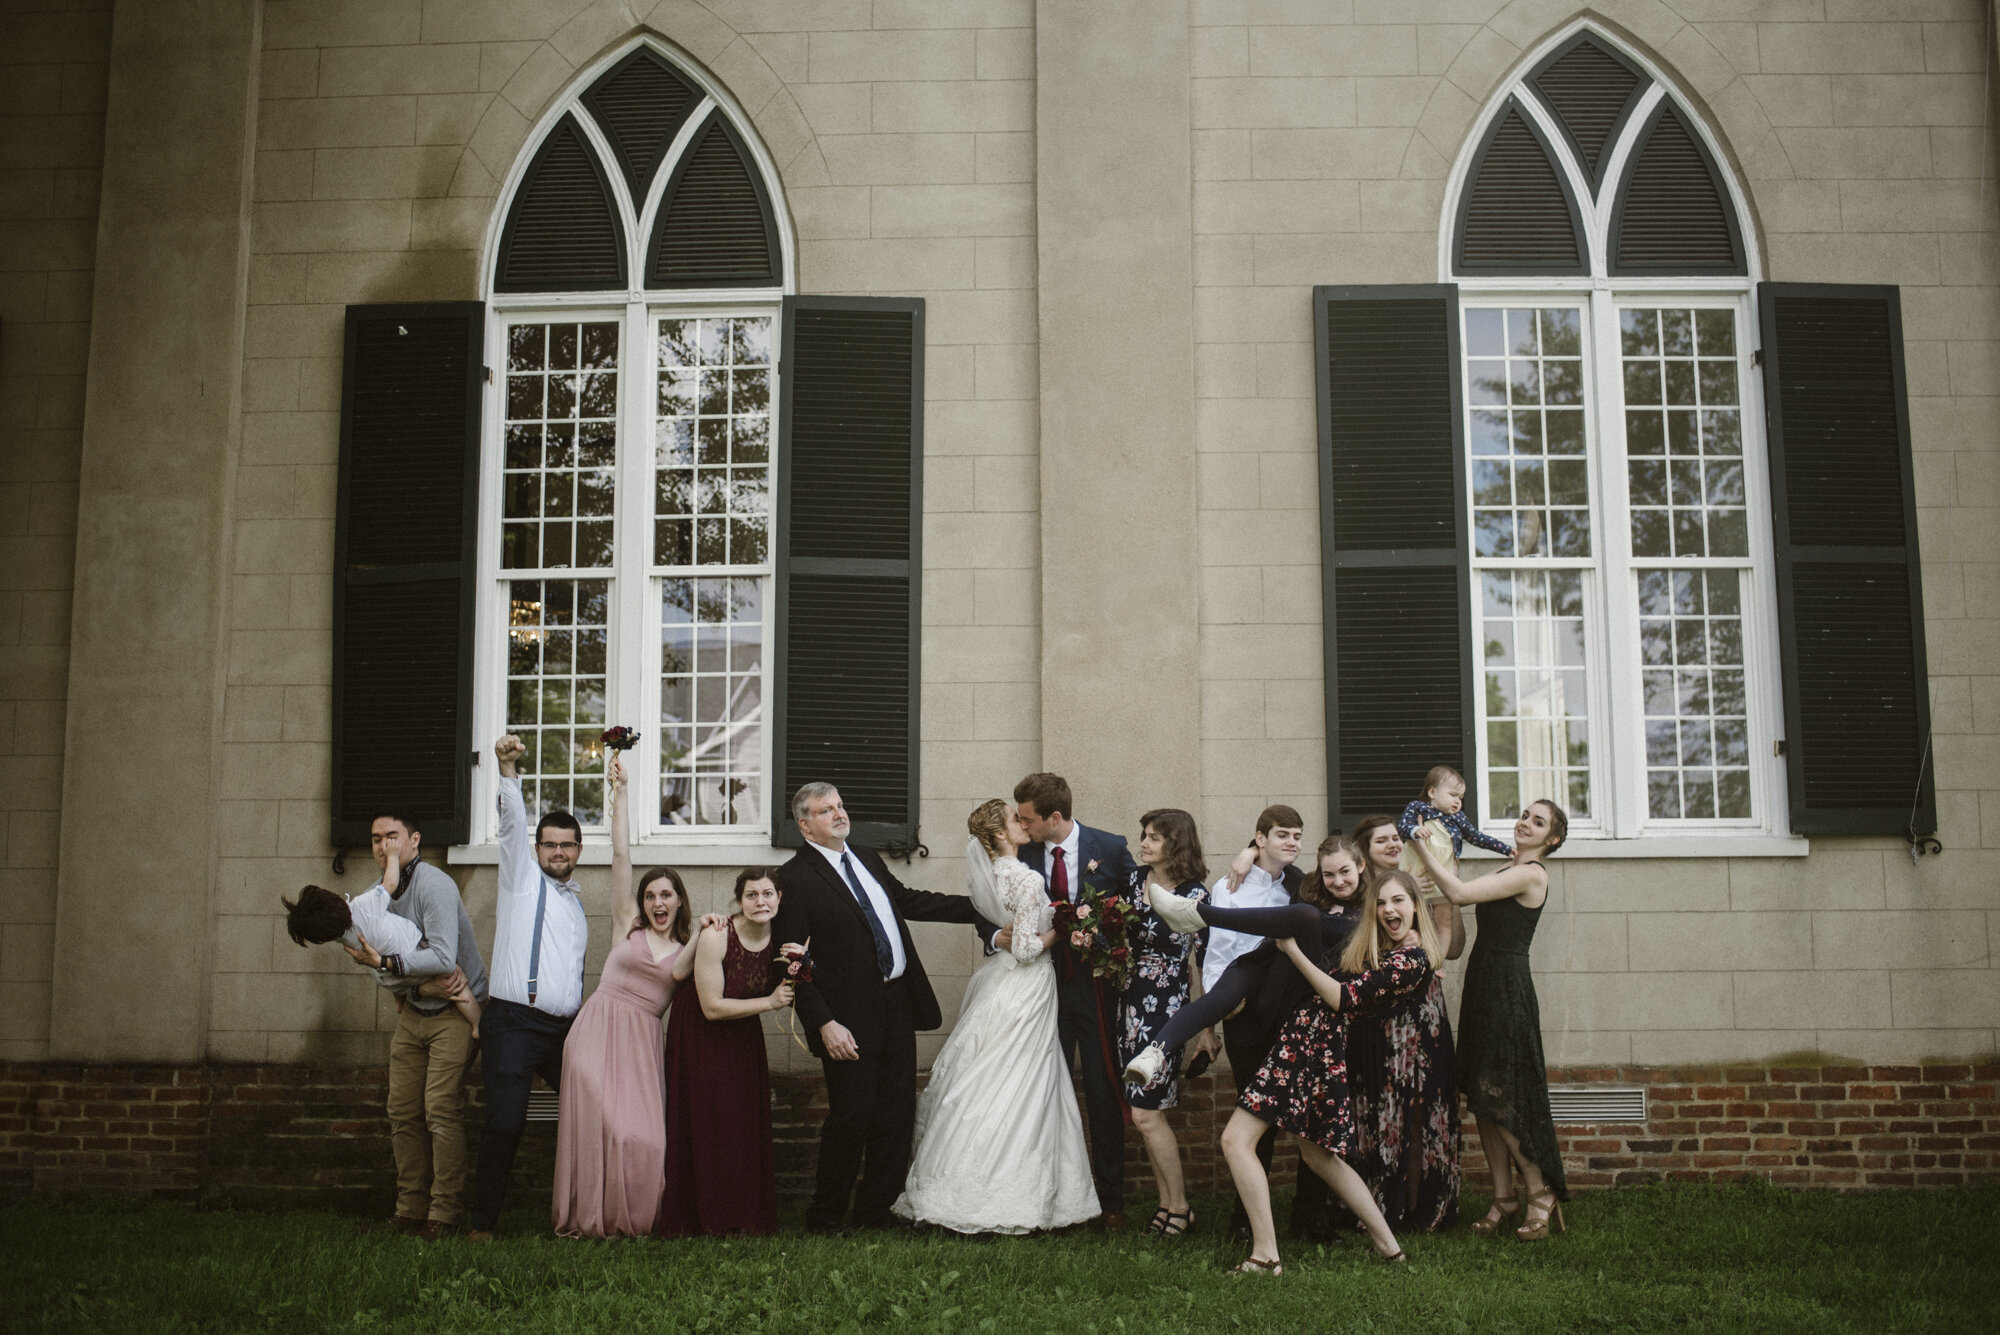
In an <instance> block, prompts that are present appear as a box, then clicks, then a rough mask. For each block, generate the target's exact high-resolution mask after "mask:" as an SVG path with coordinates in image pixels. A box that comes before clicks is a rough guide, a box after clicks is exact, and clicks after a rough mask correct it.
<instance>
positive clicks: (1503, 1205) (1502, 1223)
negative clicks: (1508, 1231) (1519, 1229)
mask: <svg viewBox="0 0 2000 1335" xmlns="http://www.w3.org/2000/svg"><path fill="white" fill-rule="evenodd" d="M1520 1208H1521V1199H1520V1197H1518V1196H1507V1197H1500V1196H1495V1197H1494V1198H1493V1204H1492V1205H1490V1206H1488V1207H1487V1208H1486V1216H1485V1217H1484V1218H1483V1219H1475V1220H1473V1221H1472V1231H1473V1232H1474V1233H1477V1234H1478V1235H1479V1236H1480V1237H1482V1238H1492V1237H1498V1236H1499V1233H1500V1230H1501V1229H1503V1228H1505V1227H1507V1221H1508V1220H1509V1219H1512V1218H1513V1217H1514V1212H1515V1211H1516V1210H1518V1209H1520Z"/></svg>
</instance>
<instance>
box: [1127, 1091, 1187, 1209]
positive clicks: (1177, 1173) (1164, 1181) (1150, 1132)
mask: <svg viewBox="0 0 2000 1335" xmlns="http://www.w3.org/2000/svg"><path fill="white" fill-rule="evenodd" d="M1132 1125H1133V1126H1136V1127H1138V1128H1139V1135H1140V1137H1141V1138H1142V1139H1143V1140H1144V1141H1145V1143H1146V1158H1147V1160H1148V1161H1150V1162H1151V1163H1152V1165H1153V1182H1154V1184H1155V1185H1156V1186H1157V1187H1158V1188H1159V1191H1160V1208H1161V1209H1163V1210H1170V1211H1172V1212H1173V1213H1174V1214H1186V1213H1187V1212H1188V1199H1187V1180H1186V1179H1185V1178H1184V1177H1182V1175H1181V1143H1180V1141H1178V1140H1176V1139H1175V1138H1174V1129H1173V1127H1171V1126H1169V1125H1168V1124H1167V1115H1166V1114H1165V1113H1163V1112H1154V1111H1153V1110H1152V1109H1150V1108H1134V1109H1133V1110H1132Z"/></svg>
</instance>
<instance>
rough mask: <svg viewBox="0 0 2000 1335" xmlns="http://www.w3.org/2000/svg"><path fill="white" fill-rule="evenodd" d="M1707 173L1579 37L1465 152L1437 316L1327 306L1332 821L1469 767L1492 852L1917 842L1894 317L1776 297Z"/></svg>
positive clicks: (1377, 298)
mask: <svg viewBox="0 0 2000 1335" xmlns="http://www.w3.org/2000/svg"><path fill="white" fill-rule="evenodd" d="M1722 164H1723V155H1722V154H1721V153H1720V151H1719V148H1718V145H1717V142H1716V141H1715V139H1714V138H1713V136H1712V134H1711V133H1710V131H1709V130H1708V129H1707V127H1706V126H1705V125H1704V124H1703V123H1702V121H1701V119H1700V117H1699V116H1698V115H1697V113H1696V112H1695V111H1694V110H1693V108H1692V107H1691V106H1690V105H1689V104H1688V103H1687V102H1686V101H1684V100H1683V99H1682V98H1681V97H1680V96H1679V95H1678V94H1677V93H1676V92H1675V90H1674V89H1673V88H1672V87H1671V86H1670V83H1669V81H1668V80H1667V79H1666V78H1665V77H1664V75H1663V73H1662V71H1660V70H1659V69H1658V68H1656V67H1654V66H1652V65H1650V64H1649V63H1648V62H1647V61H1646V60H1644V59H1643V58H1641V57H1639V56H1637V55H1635V54H1634V53H1632V52H1630V51H1628V50H1626V49H1624V48H1623V47H1621V46H1620V45H1619V44H1618V43H1616V42H1615V41H1614V40H1613V39H1612V38H1610V37H1609V36H1608V35H1606V34H1604V33H1602V32H1600V31H1598V30H1597V29H1595V28H1593V27H1590V26H1589V25H1586V24H1576V25H1573V26H1572V27H1571V28H1570V29H1569V30H1568V31H1567V32H1565V33H1563V34H1561V35H1560V36H1558V37H1557V38H1554V39H1552V40H1551V41H1550V42H1548V43H1547V44H1545V46H1544V47H1543V48H1542V49H1541V50H1540V51H1539V52H1537V53H1536V54H1535V55H1533V56H1531V57H1530V58H1529V60H1527V61H1526V62H1525V63H1524V66H1523V72H1522V73H1520V74H1519V75H1518V76H1517V77H1515V78H1514V79H1512V80H1510V81H1509V82H1508V83H1507V84H1505V85H1504V86H1502V87H1501V88H1500V89H1499V90H1498V91H1497V92H1496V93H1495V95H1494V96H1493V98H1492V99H1491V100H1490V101H1489V104H1488V106H1487V108H1486V111H1485V113H1484V115H1483V116H1482V117H1481V119H1480V121H1479V124H1478V128H1477V129H1476V130H1475V132H1474V134H1473V135H1472V136H1471V137H1470V138H1469V139H1468V141H1467V143H1466V145H1465V148H1464V150H1463V152H1462V153H1461V157H1460V160H1459V162H1458V163H1457V165H1456V167H1455V169H1454V172H1453V175H1452V179H1451V186H1450V190H1449V192H1448V196H1447V198H1448V201H1449V202H1448V204H1447V207H1446V209H1445V213H1444V217H1443V219H1442V226H1441V228H1440V232H1439V269H1440V279H1441V281H1440V283H1439V284H1437V285H1436V286H1428V287H1414V288H1411V287H1404V288H1395V287H1351V288H1321V289H1319V290H1318V291H1317V292H1316V294H1315V306H1316V321H1317V338H1318V341H1319V345H1318V360H1319V374H1320V395H1321V451H1322V454H1321V457H1322V486H1323V490H1322V517H1323V541H1324V542H1325V544H1326V550H1327V562H1326V577H1325V585H1324V586H1325V589H1326V602H1327V607H1326V626H1327V639H1328V645H1327V695H1328V700H1327V705H1328V732H1329V739H1328V745H1329V749H1328V772H1329V786H1330V788H1331V790H1332V805H1333V809H1334V812H1335V815H1336V818H1338V819H1343V820H1344V819H1350V818H1353V817H1355V816H1359V815H1361V814H1363V813H1364V812H1367V811H1370V810H1376V809H1381V808H1384V807H1387V806H1389V805H1390V804H1391V803H1393V802H1399V801H1402V800H1406V795H1407V793H1408V791H1409V787H1410V784H1411V783H1412V782H1413V781H1414V780H1415V778H1416V776H1417V775H1419V774H1421V773H1422V770H1423V769H1424V767H1425V766H1426V765H1428V764H1431V763H1436V762H1437V761H1438V760H1440V759H1445V760H1452V759H1456V760H1457V761H1458V762H1459V763H1461V764H1462V766H1463V767H1464V768H1465V769H1466V770H1467V772H1468V774H1469V775H1470V776H1472V780H1473V781H1472V784H1471V791H1470V793H1469V794H1468V799H1467V804H1468V807H1469V808H1470V809H1472V810H1473V812H1474V814H1475V816H1476V817H1477V819H1478V820H1479V821H1480V822H1481V824H1482V825H1484V826H1485V827H1486V828H1488V829H1489V830H1491V831H1493V832H1495V833H1498V834H1501V835H1503V836H1505V835H1506V833H1507V831H1508V828H1509V826H1510V824H1511V821H1512V819H1513V817H1514V815H1515V813H1516V812H1518V811H1519V810H1520V809H1521V808H1522V807H1523V806H1524V805H1526V804H1527V803H1530V802H1532V801H1534V800H1536V799H1539V798H1550V799H1553V800H1555V801H1556V802H1558V803H1560V804H1561V805H1563V806H1564V807H1566V808H1567V809H1568V813H1569V815H1570V818H1571V829H1572V834H1573V836H1575V837H1577V838H1580V839H1589V840H1592V841H1593V842H1595V841H1601V840H1644V841H1646V848H1647V850H1648V851H1652V850H1659V851H1675V850H1679V851H1686V852H1723V851H1727V850H1728V849H1730V848H1732V847H1749V846H1750V845H1746V844H1744V843H1742V842H1741V841H1742V839H1743V838H1744V837H1745V836H1752V837H1754V836H1760V835H1761V836H1783V835H1786V834H1789V833H1809V832H1819V831H1832V830H1839V831H1849V830H1852V831H1863V830H1866V831H1870V832H1880V831H1883V830H1895V831H1898V832H1900V831H1903V830H1904V829H1905V828H1906V827H1907V828H1909V829H1912V830H1916V831H1918V832H1921V831H1923V830H1925V829H1928V828H1929V827H1930V825H1931V824H1933V823H1934V821H1935V815H1934V804H1933V798H1932V797H1931V780H1930V777H1929V770H1928V754H1929V753H1928V749H1927V736H1926V732H1927V728H1928V710H1927V704H1926V701H1925V699H1924V663H1923V649H1922V645H1923V627H1922V605H1921V596H1920V592H1919V580H1918V578H1917V572H1916V554H1915V541H1914V532H1915V516H1916V511H1915V503H1914V487H1913V484H1912V483H1911V471H1910V458H1909V436H1908V419H1907V411H1906V409H1905V408H1904V407H1903V406H1902V404H1903V400H1904V394H1905V390H1904V386H1903V379H1902V362H1901V355H1902V353H1901V333H1900V325H1899V323H1898V321H1899V316H1898V314H1897V311H1898V306H1897V298H1896V293H1895V290H1894V289H1892V288H1827V287H1813V286H1808V285H1801V284H1773V283H1762V284H1760V283H1759V282H1758V279H1759V274H1758V266H1759V259H1758V254H1757V249H1756V244H1755V234H1754V230H1753V229H1752V228H1751V227H1750V225H1749V223H1748V218H1747V211H1746V208H1745V204H1744V196H1743V194H1742V191H1741V190H1740V189H1739V188H1738V187H1737V185H1736V183H1735V182H1734V181H1733V180H1732V179H1731V178H1730V176H1729V175H1728V173H1727V171H1726V170H1725V169H1724V167H1723V165H1722ZM1780 361H1782V363H1783V367H1782V369H1780V367H1779V365H1778V363H1779V362H1780ZM1760 368H1761V369H1760ZM1767 385H1768V386H1769V391H1768V392H1769V394H1770V397H1771V400H1772V402H1771V403H1770V404H1769V405H1768V406H1769V415H1768V419H1767V413H1766V408H1767V405H1766V402H1765V397H1766V392H1767ZM1863 469H1865V470H1866V471H1867V474H1868V476H1869V477H1870V478H1871V479H1873V484H1872V485H1873V486H1874V487H1875V488H1877V491H1876V495H1877V496H1878V497H1879V501H1878V502H1875V503H1871V502H1868V501H1864V500H1862V499H1860V498H1859V497H1858V496H1857V494H1856V492H1855V489H1854V487H1853V486H1852V480H1853V479H1854V478H1856V477H1858V476H1859V475H1860V470H1863ZM1831 515H1838V516H1839V519H1838V521H1837V522H1835V523H1831V524H1829V523H1828V522H1826V519H1827V517H1828V516H1831ZM1843 534H1845V535H1849V536H1853V537H1854V538H1855V539H1856V542H1855V543H1854V544H1847V543H1845V542H1844V540H1843V538H1842V536H1841V535H1843ZM1419 753H1421V754H1419ZM1729 840H1736V841H1737V842H1736V843H1734V844H1731V843H1729V842H1727V841H1729ZM1762 847H1763V848H1764V849H1765V850H1767V851H1791V852H1797V851H1799V849H1798V847H1797V846H1796V845H1791V844H1788V843H1775V842H1768V841H1767V842H1766V843H1765V844H1764V845H1763V846H1762Z"/></svg>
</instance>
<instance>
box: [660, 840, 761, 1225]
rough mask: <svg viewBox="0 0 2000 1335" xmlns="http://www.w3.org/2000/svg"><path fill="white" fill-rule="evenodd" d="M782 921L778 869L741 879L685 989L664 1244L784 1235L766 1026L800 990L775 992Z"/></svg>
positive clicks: (671, 1044)
mask: <svg viewBox="0 0 2000 1335" xmlns="http://www.w3.org/2000/svg"><path fill="white" fill-rule="evenodd" d="M777 916H778V883H777V881H776V880H775V879H774V878H773V876H772V874H771V869H770V868H768V867H745V868H744V869H743V870H742V871H741V872H738V873H737V876H736V913H735V914H734V915H733V916H732V917H731V918H730V919H729V922H728V924H727V925H726V926H723V927H709V928H706V929H704V930H703V932H702V934H701V936H700V938H699V939H698V941H697V942H696V945H695V957H694V988H693V990H692V991H689V990H688V989H685V988H684V989H682V991H681V995H680V996H679V997H678V998H676V1004H675V1006H674V1008H673V1012H672V1014H671V1016H670V1017H669V1018H668V1020H667V1189H666V1195H665V1197H664V1199H663V1200H662V1201H661V1203H660V1226H659V1232H660V1234H661V1235H662V1236H663V1237H669V1238H678V1237H686V1236H688V1235H690V1234H698V1233H775V1232H776V1231H777V1228H778V1177H777V1164H776V1161H775V1159H774V1158H773V1155H772V1151H771V1068H770V1066H769V1064H768V1062H767V1060H766V1058H765V1056H764V1026H763V1024H762V1023H761V1022H759V1020H758V1018H757V1017H758V1016H760V1015H762V1014H763V1013H764V1012H765V1011H775V1010H783V1009H784V1008H785V1007H787V1006H789V1005H791V1004H792V985H791V983H790V982H781V983H779V984H778V985H777V986H776V987H773V986H772V985H771V977H772V968H771V962H772V959H773V958H774V956H775V953H776V952H775V950H774V947H773V942H772V940H771V919H773V918H775V917H777ZM753 1184H754V1185H753Z"/></svg>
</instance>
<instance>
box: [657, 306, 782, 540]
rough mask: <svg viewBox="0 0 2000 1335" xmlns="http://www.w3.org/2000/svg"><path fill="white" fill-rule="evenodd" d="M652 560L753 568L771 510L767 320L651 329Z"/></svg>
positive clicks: (682, 322) (689, 322) (685, 322)
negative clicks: (654, 367) (654, 363)
mask: <svg viewBox="0 0 2000 1335" xmlns="http://www.w3.org/2000/svg"><path fill="white" fill-rule="evenodd" d="M656 343H657V355H658V359H659V370H658V386H657V388H658V403H657V408H656V415H655V418H654V423H653V441H654V455H655V483H654V486H655V491H654V506H653V514H654V519H653V563H654V564H655V565H659V566H668V567H677V568H686V567H689V566H704V567H706V566H735V567H742V566H752V567H754V566H760V565H763V564H764V563H765V562H766V560H767V559H768V555H769V547H770V542H769V530H770V514H771V319H770V317H769V316H703V317H700V318H698V319H666V320H661V321H659V322H658V325H657V339H656Z"/></svg>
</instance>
